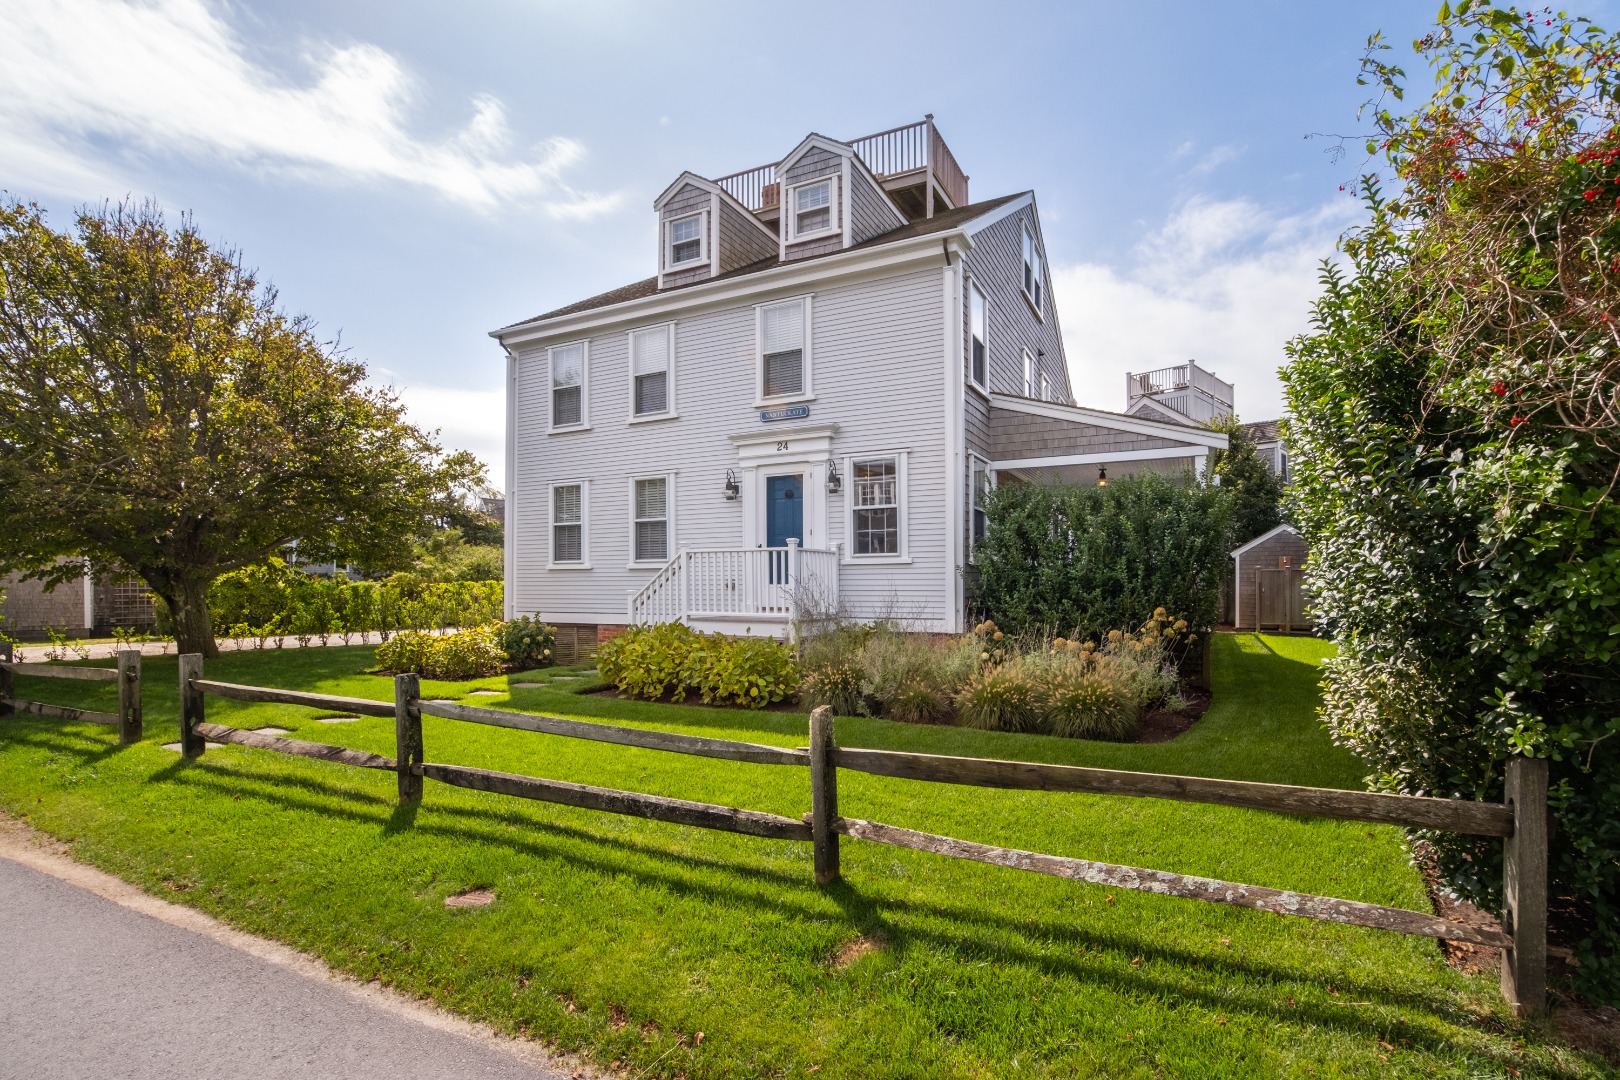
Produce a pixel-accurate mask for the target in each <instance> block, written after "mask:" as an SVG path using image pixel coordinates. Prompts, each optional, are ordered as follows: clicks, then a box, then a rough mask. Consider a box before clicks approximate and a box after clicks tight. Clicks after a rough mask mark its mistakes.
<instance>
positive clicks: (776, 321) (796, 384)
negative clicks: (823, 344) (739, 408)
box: [755, 296, 810, 402]
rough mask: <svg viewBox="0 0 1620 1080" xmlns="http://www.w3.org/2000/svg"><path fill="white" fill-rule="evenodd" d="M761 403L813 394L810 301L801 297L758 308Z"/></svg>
mask: <svg viewBox="0 0 1620 1080" xmlns="http://www.w3.org/2000/svg"><path fill="white" fill-rule="evenodd" d="M755 315H756V319H757V327H756V330H757V333H758V349H759V379H758V385H757V388H756V389H757V391H758V394H759V398H760V400H761V401H762V402H763V401H770V400H783V399H792V398H801V397H808V396H809V394H810V298H809V297H807V296H801V297H798V298H797V299H794V300H784V301H782V302H781V303H776V304H763V305H761V306H760V307H758V308H756V309H755Z"/></svg>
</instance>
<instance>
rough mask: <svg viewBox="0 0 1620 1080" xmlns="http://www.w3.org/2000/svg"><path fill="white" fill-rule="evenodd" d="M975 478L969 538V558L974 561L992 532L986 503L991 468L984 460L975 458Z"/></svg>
mask: <svg viewBox="0 0 1620 1080" xmlns="http://www.w3.org/2000/svg"><path fill="white" fill-rule="evenodd" d="M972 461H973V477H972V480H971V489H970V490H969V492H968V498H969V500H970V505H971V507H972V514H973V523H972V532H971V534H970V536H969V543H968V557H969V559H972V558H973V557H974V554H975V552H977V550H978V547H979V545H980V544H981V543H983V542H984V538H985V535H986V534H987V533H988V532H989V530H990V516H989V514H987V513H986V512H985V503H986V501H987V500H988V499H989V498H990V466H989V464H988V463H987V462H986V461H985V460H984V459H983V458H977V457H976V458H973V459H972Z"/></svg>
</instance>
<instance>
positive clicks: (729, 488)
mask: <svg viewBox="0 0 1620 1080" xmlns="http://www.w3.org/2000/svg"><path fill="white" fill-rule="evenodd" d="M741 494H742V485H741V484H739V483H737V474H736V473H734V472H732V471H731V470H730V469H727V470H726V501H727V502H736V501H737V496H739V495H741Z"/></svg>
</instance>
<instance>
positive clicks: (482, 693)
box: [469, 690, 506, 697]
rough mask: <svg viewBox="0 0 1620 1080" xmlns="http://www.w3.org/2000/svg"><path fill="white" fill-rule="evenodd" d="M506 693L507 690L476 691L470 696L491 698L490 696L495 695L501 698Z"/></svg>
mask: <svg viewBox="0 0 1620 1080" xmlns="http://www.w3.org/2000/svg"><path fill="white" fill-rule="evenodd" d="M504 693H506V691H505V690H474V691H473V692H472V694H471V695H469V696H490V695H493V696H495V697H500V696H501V695H502V694H504Z"/></svg>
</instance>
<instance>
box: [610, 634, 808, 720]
mask: <svg viewBox="0 0 1620 1080" xmlns="http://www.w3.org/2000/svg"><path fill="white" fill-rule="evenodd" d="M596 670H597V671H598V672H599V673H600V674H601V676H602V678H603V679H604V680H606V681H608V682H610V683H612V684H613V685H614V686H616V687H618V688H619V690H620V691H622V692H623V693H626V694H629V695H630V696H631V697H640V698H648V699H652V700H657V699H660V698H662V697H664V696H665V695H668V696H669V698H670V700H671V701H685V700H686V695H687V693H688V692H689V691H696V692H697V693H698V694H699V695H700V696H701V697H702V699H703V701H704V702H705V703H707V704H731V705H743V706H746V707H748V708H751V709H762V708H764V707H765V706H766V705H770V704H772V703H774V702H778V701H781V700H783V699H784V698H786V697H788V696H789V695H791V694H792V693H793V692H794V691H795V690H797V689H798V685H799V676H798V667H797V665H796V664H795V663H794V660H793V653H792V651H791V650H790V649H788V648H787V646H785V645H783V644H782V643H781V642H779V641H774V640H772V639H769V638H737V637H730V636H728V635H726V634H701V633H698V632H697V631H695V630H693V629H691V628H689V627H687V626H684V625H682V624H680V623H660V624H659V625H657V626H632V627H630V628H628V629H627V630H625V632H624V633H622V634H620V635H619V636H618V637H616V638H613V639H612V640H611V641H607V642H604V643H603V644H602V645H601V646H599V647H598V648H597V650H596Z"/></svg>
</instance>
